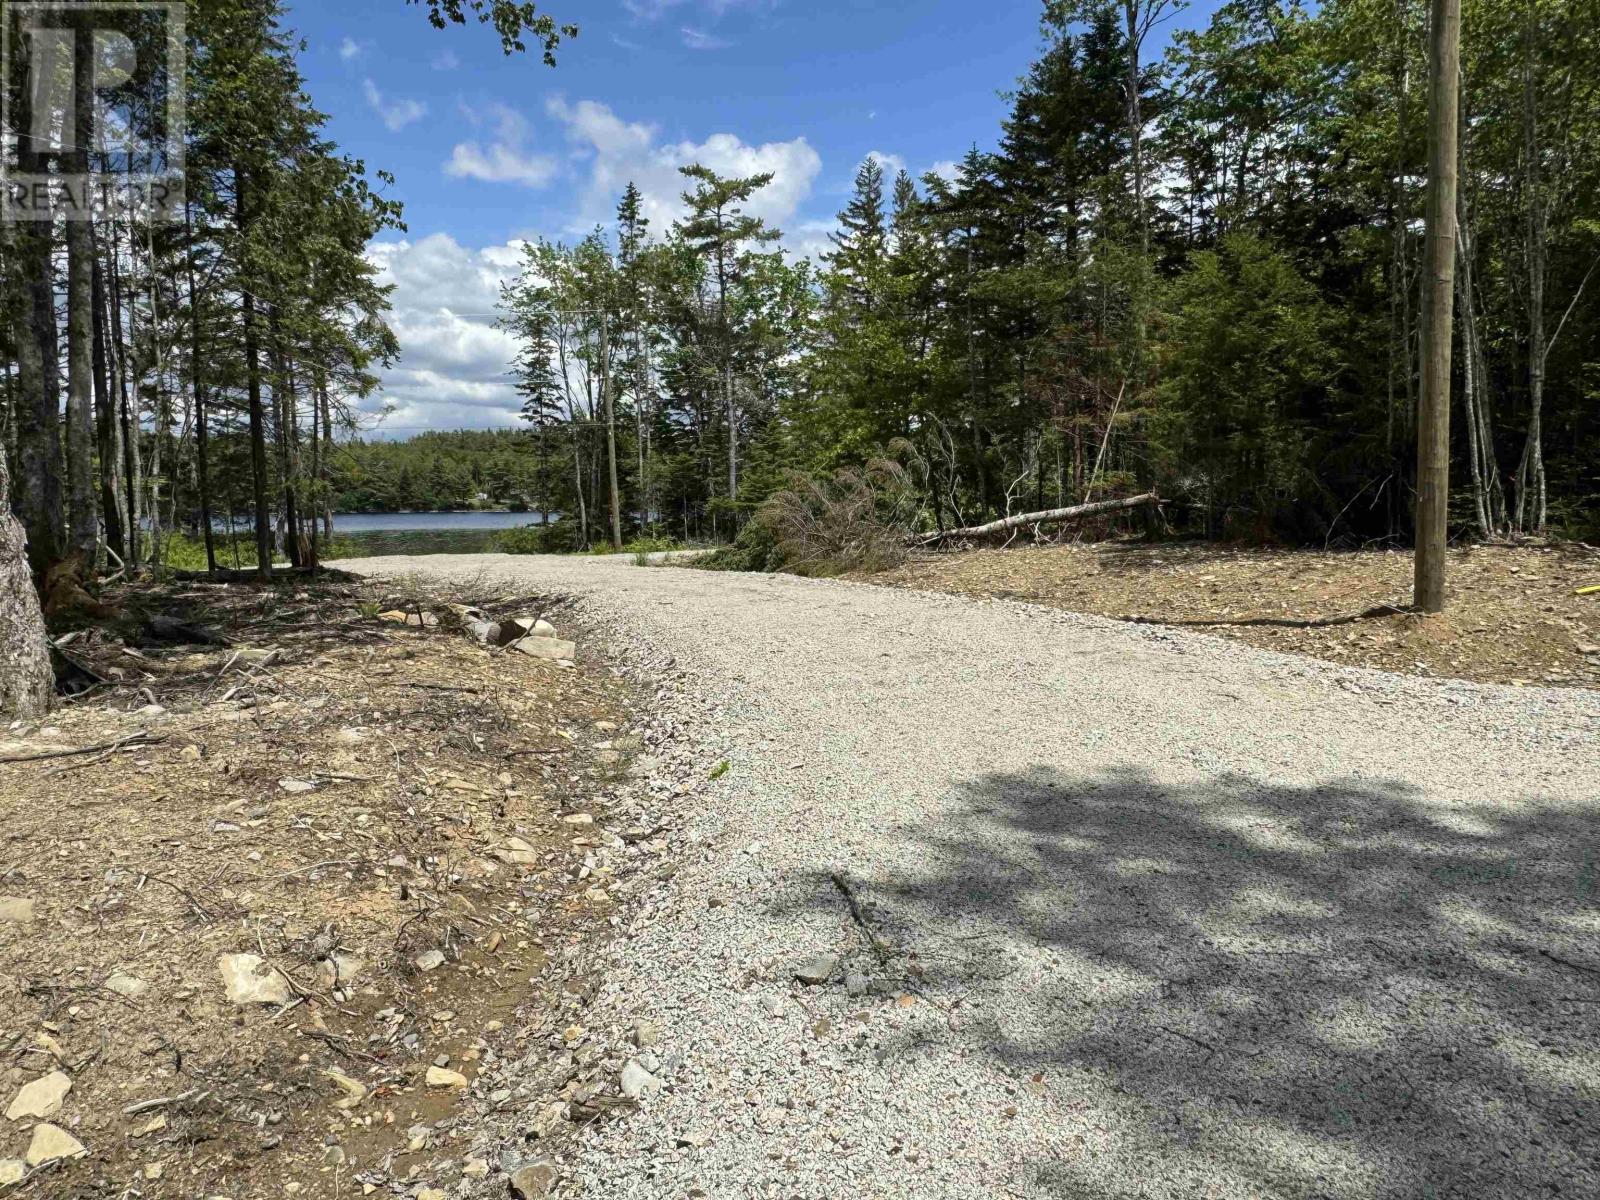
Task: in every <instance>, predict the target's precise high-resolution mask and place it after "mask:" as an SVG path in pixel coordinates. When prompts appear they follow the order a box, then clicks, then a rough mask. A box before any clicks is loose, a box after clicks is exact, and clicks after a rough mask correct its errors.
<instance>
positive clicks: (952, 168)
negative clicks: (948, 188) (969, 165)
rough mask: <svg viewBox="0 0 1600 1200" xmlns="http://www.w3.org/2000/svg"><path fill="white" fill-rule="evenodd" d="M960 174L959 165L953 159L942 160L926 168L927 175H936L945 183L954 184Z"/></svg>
mask: <svg viewBox="0 0 1600 1200" xmlns="http://www.w3.org/2000/svg"><path fill="white" fill-rule="evenodd" d="M960 173H961V164H960V163H958V162H956V160H955V159H953V158H943V159H940V160H939V161H938V162H936V163H934V164H933V166H931V167H929V168H928V174H929V175H937V176H938V177H939V178H940V179H943V180H944V181H945V182H946V183H954V182H955V181H956V176H957V175H959V174H960Z"/></svg>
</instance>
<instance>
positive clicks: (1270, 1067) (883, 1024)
mask: <svg viewBox="0 0 1600 1200" xmlns="http://www.w3.org/2000/svg"><path fill="white" fill-rule="evenodd" d="M341 565H342V566H347V567H351V568H353V569H356V570H360V571H364V572H369V573H376V574H388V575H393V574H399V573H416V574H426V575H429V576H434V577H438V576H455V577H458V578H471V577H478V576H482V575H489V576H492V577H494V578H496V579H502V580H504V581H505V582H506V583H507V584H508V585H510V586H514V587H515V588H517V589H519V590H523V591H530V592H536V591H541V590H543V591H548V592H553V593H562V594H565V595H569V596H572V597H575V598H578V599H580V600H581V602H582V603H583V605H584V609H585V612H586V614H587V616H588V618H589V619H591V620H592V622H593V624H594V628H595V629H597V630H602V631H605V632H604V634H596V635H592V636H591V637H590V638H589V639H588V646H587V647H586V649H588V648H595V647H598V648H600V649H605V648H606V639H607V637H609V638H610V639H611V642H612V643H613V648H615V649H617V650H618V651H619V652H627V653H629V654H632V655H635V656H638V657H641V658H642V659H643V660H644V661H645V662H647V663H649V664H653V666H654V669H655V670H656V671H657V672H658V673H659V674H661V675H662V676H664V677H668V678H671V677H674V676H676V675H677V673H679V672H683V673H685V674H684V675H683V676H682V678H681V679H680V680H679V682H680V683H681V685H682V686H681V689H680V690H681V691H682V693H683V695H684V696H685V697H687V700H686V701H684V702H683V707H684V708H685V710H686V711H687V712H688V713H689V714H690V715H691V716H692V717H693V718H694V721H695V723H696V725H697V728H698V730H699V731H700V733H701V734H702V736H703V737H704V738H706V739H707V741H708V742H710V743H712V744H713V745H715V743H717V742H718V741H719V740H725V742H726V745H727V749H726V752H725V754H723V756H724V757H726V758H727V759H728V760H729V762H730V764H731V769H730V770H729V771H728V772H727V773H726V774H725V775H724V776H723V777H722V778H721V779H720V781H719V782H717V783H716V784H715V785H714V786H712V787H710V788H707V789H704V790H703V792H702V793H701V798H700V799H699V800H698V801H697V802H698V803H700V804H702V805H703V807H704V810H703V812H701V813H700V814H699V816H698V817H697V818H696V821H697V829H698V831H699V833H700V834H701V835H702V836H703V838H704V842H705V846H706V852H705V853H704V855H703V856H702V857H701V858H700V859H699V860H696V861H693V862H690V863H687V864H685V866H684V869H683V870H682V871H681V872H680V874H679V876H678V878H677V880H676V881H675V882H674V885H673V888H672V894H671V895H670V896H669V897H668V898H667V900H666V902H665V905H664V909H663V914H662V915H661V917H660V918H659V919H657V920H655V921H653V922H651V923H649V924H646V925H645V926H644V927H643V928H642V929H640V930H638V931H637V932H636V933H635V935H634V936H632V937H631V938H628V939H626V940H622V941H619V943H618V946H617V950H616V961H615V964H614V966H613V968H612V969H611V970H610V971H609V972H608V975H607V978H606V982H605V984H604V990H603V992H602V994H601V996H600V997H599V999H598V1001H597V1004H598V1011H599V1013H600V1014H601V1019H603V1020H610V1021H611V1022H612V1023H613V1024H614V1025H615V1027H617V1028H619V1029H626V1028H628V1027H629V1026H630V1024H631V1022H633V1021H634V1020H638V1019H644V1020H649V1021H653V1022H656V1023H658V1024H659V1027H660V1040H659V1044H658V1045H656V1046H655V1047H653V1048H652V1050H651V1051H650V1053H649V1054H648V1055H646V1056H645V1057H646V1058H647V1059H648V1061H649V1062H653V1063H656V1064H657V1065H656V1073H657V1075H659V1076H660V1077H661V1079H662V1080H664V1082H665V1089H664V1090H663V1091H662V1092H661V1093H660V1094H659V1095H656V1096H654V1097H653V1098H649V1099H647V1100H646V1102H645V1105H644V1109H643V1111H642V1112H641V1113H639V1114H637V1115H635V1116H633V1117H631V1118H628V1119H626V1120H620V1121H614V1122H610V1123H606V1124H602V1125H597V1126H595V1127H594V1128H592V1129H591V1130H590V1131H589V1132H588V1133H587V1134H585V1136H584V1141H583V1146H582V1151H581V1156H580V1159H579V1161H578V1163H577V1164H576V1169H577V1171H578V1173H579V1174H580V1175H581V1176H582V1178H583V1180H584V1183H585V1185H586V1186H585V1194H587V1195H591V1196H597V1197H650V1198H656V1197H684V1196H703V1197H708V1198H710V1200H732V1198H743V1197H782V1198H784V1200H788V1198H791V1197H804V1198H807V1200H822V1198H824V1197H826V1198H828V1200H838V1198H842V1197H863V1198H867V1197H871V1198H874V1200H889V1198H898V1197H906V1198H908V1200H909V1198H912V1197H915V1198H916V1200H932V1198H944V1197H951V1198H956V1197H960V1198H963V1200H965V1198H971V1197H990V1196H996V1197H999V1196H1038V1197H1086V1198H1087V1197H1094V1198H1096V1200H1121V1198H1124V1197H1173V1198H1180V1197H1181V1198H1183V1200H1194V1198H1199V1197H1378V1196H1383V1197H1408V1198H1409V1197H1423V1196H1460V1197H1473V1198H1475V1200H1479V1198H1487V1197H1521V1196H1541V1197H1542V1196H1551V1195H1563V1196H1585V1197H1592V1196H1597V1195H1600V906H1597V896H1596V885H1597V881H1600V811H1597V810H1600V737H1597V733H1600V695H1597V694H1596V693H1592V692H1584V691H1565V692H1558V691H1541V690H1534V689H1527V690H1517V689H1510V688H1494V687H1482V686H1477V685H1471V684H1462V683H1452V682H1442V683H1435V682H1429V681H1424V680H1416V679H1402V678H1400V677H1396V676H1389V675H1381V674H1377V673H1372V672H1363V671H1358V670H1351V669H1341V668H1339V667H1336V666H1332V665H1329V664H1325V663H1319V662H1315V661H1311V660H1307V659H1299V658H1290V657H1284V656H1279V655H1274V654H1270V653H1267V652H1264V651H1258V650H1254V649H1251V648H1249V647H1246V646H1243V645H1239V644H1228V643H1224V642H1221V641H1216V640H1210V639H1206V638H1202V637H1194V636H1188V635H1184V634H1179V633H1172V632H1167V631H1163V630H1159V629H1150V628H1135V627H1130V626H1124V625H1118V624H1114V623H1111V622H1107V621H1104V620H1100V619H1096V618H1090V617H1082V616H1077V615H1074V614H1069V613H1060V612H1051V611H1046V610H1043V609H1036V608H1032V607H1029V606H1026V605H1021V604H1014V603H1009V602H981V601H972V600H966V599H960V598H955V597H949V596H935V595H927V594H921V593H914V592H905V591H899V590H890V589H878V588H873V587H870V586H861V585H852V584H842V583H832V582H817V581H807V580H801V579H794V578H788V577H767V576H749V575H719V574H712V573H706V572H697V571H692V570H685V569H678V568H671V567H657V568H643V567H636V566H633V565H631V564H630V563H628V562H626V561H620V560H585V559H548V558H506V557H497V556H463V557H453V558H421V559H396V558H389V559H371V560H363V561H361V562H356V563H347V564H341ZM717 753H719V754H721V753H722V752H720V751H718V752H717ZM852 899H853V900H854V901H855V902H856V906H857V909H858V912H859V916H855V915H852V909H851V904H850V901H851V900H852ZM823 953H826V954H833V955H837V956H838V960H839V961H838V966H837V969H835V970H833V971H832V972H831V973H830V975H829V977H828V979H827V981H826V982H824V983H821V984H818V985H805V984H802V983H800V982H798V981H797V980H795V978H794V975H795V972H796V970H797V969H798V968H800V967H801V965H802V964H803V963H805V962H806V960H808V959H811V958H812V957H813V956H815V955H818V954H823ZM822 965H824V966H826V965H828V964H826V963H824V964H822Z"/></svg>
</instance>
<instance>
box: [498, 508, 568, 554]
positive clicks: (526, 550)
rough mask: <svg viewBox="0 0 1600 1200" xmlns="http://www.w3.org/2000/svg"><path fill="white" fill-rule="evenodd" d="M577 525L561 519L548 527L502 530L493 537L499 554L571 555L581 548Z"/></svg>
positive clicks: (523, 527) (531, 526) (524, 526)
mask: <svg viewBox="0 0 1600 1200" xmlns="http://www.w3.org/2000/svg"><path fill="white" fill-rule="evenodd" d="M580 542H581V537H580V531H579V529H578V526H577V523H576V522H574V521H570V520H568V519H566V518H565V517H563V518H562V519H561V520H559V521H552V522H551V523H550V524H548V525H523V526H520V527H519V528H516V529H502V530H501V531H500V532H499V533H497V534H495V537H494V548H495V549H496V550H497V551H499V552H500V553H501V554H571V553H573V552H574V551H577V550H579V549H581V548H582V546H581V545H580Z"/></svg>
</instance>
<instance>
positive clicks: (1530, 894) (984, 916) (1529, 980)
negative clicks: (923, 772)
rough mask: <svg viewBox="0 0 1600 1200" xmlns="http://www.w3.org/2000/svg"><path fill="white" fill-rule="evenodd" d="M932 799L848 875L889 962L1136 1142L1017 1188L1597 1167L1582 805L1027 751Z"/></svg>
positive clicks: (1344, 1182)
mask: <svg viewBox="0 0 1600 1200" xmlns="http://www.w3.org/2000/svg"><path fill="white" fill-rule="evenodd" d="M955 810H956V813H957V816H956V817H955V818H954V819H942V820H941V822H940V824H939V825H938V827H936V828H930V827H924V828H922V829H910V830H905V831H903V833H902V834H901V837H903V838H905V839H907V840H909V841H914V842H921V843H922V844H923V847H924V851H925V854H923V855H920V856H909V859H904V858H902V859H901V860H900V861H901V862H904V861H908V860H909V861H912V862H927V863H932V864H936V866H934V867H932V868H930V872H931V873H929V874H925V875H921V876H915V877H912V876H907V875H905V874H903V873H900V871H901V870H902V869H903V868H896V869H895V870H894V871H893V873H888V874H885V875H884V876H883V877H881V878H866V879H858V880H857V881H856V884H857V886H858V889H859V891H860V893H861V894H862V896H863V897H869V898H871V899H872V900H874V901H877V902H878V903H877V906H876V908H875V910H874V911H875V913H876V914H877V915H876V916H875V917H874V918H873V919H874V920H875V921H882V925H881V926H880V932H881V933H882V934H883V935H884V936H885V937H886V939H887V940H889V941H890V942H891V943H893V944H894V945H895V946H896V947H897V948H898V949H899V951H900V953H899V954H898V955H897V958H896V961H895V963H894V967H895V969H897V970H907V969H908V967H909V964H910V963H911V961H912V960H911V959H910V957H909V956H910V955H911V954H913V953H914V954H915V955H916V960H915V961H916V967H917V969H918V970H920V971H921V972H922V977H921V979H920V981H919V980H918V979H917V978H916V976H915V974H914V973H911V972H909V971H908V973H907V982H908V983H909V985H910V987H911V988H912V989H913V990H915V991H917V992H919V993H920V994H922V995H923V996H925V997H926V998H928V999H930V1000H933V1001H935V1002H937V1003H939V1004H942V1005H946V1006H949V1005H952V1004H954V1008H953V1009H952V1012H953V1013H954V1014H955V1015H956V1018H957V1021H958V1024H964V1025H967V1026H968V1029H969V1032H968V1033H967V1034H966V1035H965V1036H964V1037H963V1040H966V1041H969V1043H970V1042H976V1043H978V1045H977V1052H978V1053H980V1054H982V1055H984V1056H988V1057H990V1059H991V1062H992V1063H994V1064H995V1065H998V1066H1000V1067H1001V1069H1003V1070H1005V1071H1006V1072H1007V1073H1008V1074H1013V1075H1014V1078H1015V1079H1017V1080H1018V1082H1019V1083H1023V1082H1024V1081H1026V1080H1028V1079H1029V1078H1031V1077H1032V1076H1034V1074H1035V1073H1036V1072H1041V1071H1042V1072H1044V1076H1045V1078H1046V1079H1047V1080H1051V1081H1052V1082H1053V1084H1054V1087H1055V1092H1054V1094H1055V1095H1056V1096H1057V1097H1058V1098H1062V1097H1076V1098H1077V1099H1075V1100H1068V1099H1063V1100H1062V1104H1063V1108H1064V1111H1065V1113H1066V1114H1067V1115H1066V1123H1067V1125H1069V1126H1071V1127H1074V1128H1078V1129H1084V1130H1087V1131H1089V1135H1090V1136H1089V1140H1090V1142H1091V1143H1092V1142H1093V1139H1094V1131H1095V1128H1096V1126H1104V1128H1105V1129H1106V1131H1107V1134H1108V1135H1109V1140H1110V1145H1111V1146H1112V1148H1113V1149H1112V1153H1113V1155H1114V1156H1115V1157H1118V1158H1121V1159H1122V1161H1123V1163H1124V1164H1128V1163H1133V1162H1147V1163H1149V1164H1150V1166H1151V1172H1152V1175H1151V1176H1150V1177H1147V1178H1144V1179H1141V1178H1139V1177H1138V1176H1137V1175H1135V1176H1134V1177H1130V1176H1129V1175H1127V1174H1123V1175H1122V1176H1121V1177H1120V1180H1119V1178H1118V1177H1117V1176H1115V1175H1113V1176H1111V1177H1109V1178H1108V1177H1107V1175H1106V1174H1105V1173H1104V1171H1103V1170H1102V1169H1099V1168H1095V1169H1093V1170H1091V1169H1090V1168H1091V1166H1092V1164H1090V1163H1088V1162H1082V1163H1079V1164H1076V1165H1075V1164H1074V1163H1073V1162H1072V1160H1071V1154H1070V1153H1068V1154H1066V1155H1065V1156H1063V1155H1062V1154H1061V1151H1060V1150H1059V1147H1058V1148H1057V1149H1056V1151H1055V1154H1056V1161H1053V1162H1047V1163H1043V1164H1041V1165H1040V1168H1039V1173H1038V1176H1037V1178H1033V1179H1030V1180H1028V1181H1025V1184H1026V1187H1025V1190H1024V1192H1023V1194H1037V1195H1040V1196H1080V1195H1084V1196H1088V1195H1093V1196H1099V1197H1107V1198H1109V1197H1122V1196H1130V1197H1131V1196H1146V1195H1163V1196H1165V1195H1194V1196H1204V1195H1210V1194H1213V1189H1215V1194H1217V1195H1230V1196H1232V1195H1249V1196H1256V1195H1261V1196H1307V1197H1322V1196H1326V1197H1346V1196H1350V1197H1354V1196H1362V1197H1365V1196H1386V1197H1387V1196H1393V1197H1401V1196H1404V1197H1422V1196H1461V1197H1473V1198H1475V1200H1476V1198H1483V1197H1510V1196H1549V1195H1596V1194H1600V1191H1597V1190H1590V1189H1591V1188H1595V1187H1596V1184H1595V1179H1596V1175H1595V1171H1596V1163H1597V1155H1600V1050H1597V1047H1600V936H1597V930H1600V914H1597V912H1596V908H1597V898H1596V882H1597V878H1596V876H1597V865H1596V857H1597V851H1600V819H1597V818H1600V814H1597V813H1596V812H1595V811H1594V810H1593V809H1588V810H1580V809H1577V808H1574V807H1565V808H1563V807H1560V806H1557V805H1554V804H1547V803H1544V802H1541V801H1539V800H1538V799H1536V798H1520V799H1517V798H1510V797H1508V798H1507V802H1506V804H1505V805H1504V807H1462V806H1454V807H1446V806H1444V805H1442V804H1437V803H1431V802H1426V801H1424V800H1423V798H1422V797H1421V796H1420V795H1418V794H1417V793H1416V791H1415V790H1413V789H1410V788H1408V787H1406V786H1404V785H1397V784H1381V783H1380V784H1373V783H1370V782H1367V781H1331V782H1329V783H1327V784H1326V785H1323V786H1319V787H1314V788H1292V787H1263V786H1262V785H1261V784H1259V783H1257V782H1253V781H1248V780H1243V779H1230V778H1221V779H1217V780H1214V781H1212V782H1210V783H1208V784H1205V785H1203V786H1198V787H1189V788H1179V789H1175V788H1170V787H1164V786H1161V785H1159V784H1157V783H1155V782H1154V781H1152V780H1151V779H1149V778H1148V777H1147V776H1145V775H1143V774H1141V773H1138V772H1134V771H1126V772H1120V773H1114V774H1111V775H1106V776H1098V777H1094V778H1074V777H1071V776H1068V775H1065V774H1061V773H1058V772H1056V771H1054V770H1047V769H1040V770H1036V771H1033V772H1029V773H1026V774H1020V775H992V776H986V777H983V778H980V779H977V780H975V781H973V782H972V783H971V784H970V786H968V787H967V788H966V789H965V792H964V795H963V796H961V797H960V798H959V800H958V803H957V805H956V809H955ZM897 857H898V856H897ZM886 869H887V868H886ZM813 894H814V895H815V896H816V903H818V904H832V905H837V904H838V902H839V900H838V896H837V895H836V894H835V893H834V891H833V888H832V887H831V885H830V883H829V881H828V880H827V878H825V877H824V878H821V879H818V880H817V881H816V889H815V892H814V893H813ZM963 1014H966V1015H963ZM902 1049H903V1050H904V1051H905V1052H906V1053H908V1054H909V1053H915V1052H916V1051H915V1048H912V1047H903V1048H902ZM886 1053H888V1054H891V1055H892V1054H893V1053H895V1048H893V1047H889V1048H887V1050H886ZM1118 1146H1120V1147H1121V1148H1120V1150H1118V1149H1116V1147H1118ZM1103 1165H1104V1164H1102V1166H1103ZM1180 1178H1187V1179H1188V1180H1190V1181H1192V1184H1193V1190H1192V1191H1185V1190H1184V1188H1183V1187H1181V1186H1178V1185H1177V1183H1176V1181H1177V1180H1179V1179H1180ZM1152 1179H1159V1180H1161V1181H1162V1182H1161V1183H1160V1184H1154V1183H1152ZM1091 1180H1092V1181H1093V1182H1092V1184H1091ZM1027 1188H1031V1189H1032V1190H1027Z"/></svg>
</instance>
